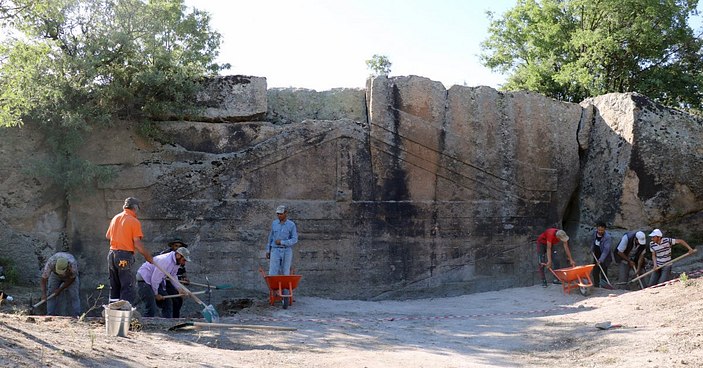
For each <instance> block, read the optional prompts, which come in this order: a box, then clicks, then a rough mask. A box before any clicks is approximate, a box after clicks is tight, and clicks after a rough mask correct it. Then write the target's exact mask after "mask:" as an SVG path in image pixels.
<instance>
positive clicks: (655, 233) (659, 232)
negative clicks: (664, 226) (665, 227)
mask: <svg viewBox="0 0 703 368" xmlns="http://www.w3.org/2000/svg"><path fill="white" fill-rule="evenodd" d="M649 236H662V231H661V230H659V229H654V231H652V233H651V234H649Z"/></svg>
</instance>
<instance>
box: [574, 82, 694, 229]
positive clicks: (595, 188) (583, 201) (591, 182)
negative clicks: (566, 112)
mask: <svg viewBox="0 0 703 368" xmlns="http://www.w3.org/2000/svg"><path fill="white" fill-rule="evenodd" d="M582 105H584V106H588V105H590V106H593V108H594V109H595V111H596V113H595V115H594V116H593V119H592V120H591V122H590V125H591V128H590V130H591V134H590V139H589V144H588V149H587V150H586V151H585V157H584V160H583V165H582V166H583V169H582V175H581V187H580V192H579V194H578V198H579V202H578V208H579V211H578V212H579V221H578V222H579V224H580V225H581V227H582V231H581V232H582V233H585V232H586V231H589V230H590V229H591V228H592V227H593V226H594V224H595V223H596V222H597V221H605V222H606V223H608V224H610V226H611V227H612V230H613V232H614V233H616V234H618V235H619V236H621V235H622V233H623V232H624V231H629V230H630V229H644V230H647V229H652V228H661V229H662V230H664V231H667V230H669V233H668V234H667V235H671V236H678V237H682V238H684V239H687V238H688V239H689V240H692V239H700V236H701V233H700V231H699V230H697V229H698V228H700V225H701V219H700V211H701V208H702V204H701V198H702V197H703V183H702V182H701V175H702V173H703V145H702V144H703V141H702V138H703V121H702V120H701V119H700V118H696V117H694V116H692V115H689V114H686V113H682V112H680V111H677V110H674V109H669V108H666V107H664V106H661V105H658V104H655V103H653V102H651V101H650V100H648V99H647V98H646V97H644V96H642V95H638V94H636V93H629V94H608V95H604V96H599V97H595V98H590V99H588V100H586V101H584V102H583V103H582Z"/></svg>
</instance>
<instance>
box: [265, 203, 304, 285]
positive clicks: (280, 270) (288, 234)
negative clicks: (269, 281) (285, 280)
mask: <svg viewBox="0 0 703 368" xmlns="http://www.w3.org/2000/svg"><path fill="white" fill-rule="evenodd" d="M276 216H277V217H278V219H276V220H273V222H272V223H271V232H270V233H269V237H268V243H267V244H266V258H267V259H269V260H270V262H269V275H290V266H291V263H292V262H293V246H294V245H295V244H296V243H297V242H298V229H297V228H296V226H295V223H294V222H293V221H291V220H288V209H287V208H286V206H278V207H277V208H276Z"/></svg>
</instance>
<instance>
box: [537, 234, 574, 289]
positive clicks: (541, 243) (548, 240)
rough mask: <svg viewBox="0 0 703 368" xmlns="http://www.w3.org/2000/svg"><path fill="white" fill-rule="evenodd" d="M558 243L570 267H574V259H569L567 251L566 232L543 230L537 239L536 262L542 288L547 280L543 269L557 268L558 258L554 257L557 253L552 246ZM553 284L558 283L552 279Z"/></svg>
mask: <svg viewBox="0 0 703 368" xmlns="http://www.w3.org/2000/svg"><path fill="white" fill-rule="evenodd" d="M559 242H563V243H564V252H565V253H566V256H567V257H568V258H569V263H570V264H571V267H574V266H576V262H574V259H573V258H571V250H570V249H569V235H567V234H566V231H564V230H559V229H556V228H549V229H547V230H545V231H544V232H543V233H542V234H540V236H539V237H538V238H537V260H538V263H539V267H538V268H537V270H538V271H539V277H540V278H541V279H542V287H547V278H546V277H545V274H544V269H545V268H552V265H554V267H553V268H556V269H558V268H559V266H558V258H557V257H556V255H557V251H556V249H555V248H554V245H555V244H558V243H559ZM553 282H554V283H555V284H558V283H560V282H559V280H557V279H554V281H553Z"/></svg>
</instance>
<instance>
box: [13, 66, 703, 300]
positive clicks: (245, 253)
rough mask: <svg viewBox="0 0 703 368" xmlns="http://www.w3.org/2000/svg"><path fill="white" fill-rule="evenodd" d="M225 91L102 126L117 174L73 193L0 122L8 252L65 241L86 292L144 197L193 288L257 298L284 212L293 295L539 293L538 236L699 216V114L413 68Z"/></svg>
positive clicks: (33, 147) (160, 240)
mask: <svg viewBox="0 0 703 368" xmlns="http://www.w3.org/2000/svg"><path fill="white" fill-rule="evenodd" d="M217 86H218V84H217V83H215V84H214V86H211V87H210V88H211V90H210V92H209V93H211V95H212V96H215V97H211V98H209V97H207V96H205V97H202V96H201V101H210V102H207V104H208V106H207V110H206V112H205V113H204V114H203V115H204V116H202V117H200V118H198V117H191V118H189V119H190V120H191V121H171V122H162V123H159V124H158V129H159V130H160V132H159V134H157V136H158V137H160V138H159V139H158V140H153V139H147V138H144V137H142V136H140V135H138V134H137V133H136V132H137V130H136V129H135V127H134V126H133V124H131V123H128V122H125V123H122V124H116V125H115V127H114V128H111V129H105V130H96V131H94V132H93V133H92V135H91V137H90V140H89V142H88V143H87V144H86V145H85V146H84V147H83V148H82V151H81V152H80V154H81V156H82V157H84V158H87V159H90V160H91V161H93V162H95V163H98V164H101V165H105V166H109V167H112V168H114V169H115V170H116V171H117V172H118V173H119V175H118V177H117V178H116V179H115V180H114V181H112V182H110V183H109V184H108V185H104V186H101V187H98V188H86V191H85V192H84V193H83V194H82V195H81V196H80V198H71V199H66V198H65V196H64V195H63V193H61V192H60V191H58V190H57V189H56V186H54V185H51V183H49V182H46V181H45V180H44V179H42V178H39V177H35V176H33V175H32V174H31V173H30V172H29V171H27V170H24V166H25V164H24V163H25V162H26V160H27V159H28V157H31V156H33V157H37V158H41V157H42V155H45V154H46V153H45V150H44V149H43V147H44V145H43V143H42V142H43V137H42V136H41V134H40V133H39V132H37V131H35V130H33V129H32V128H31V127H23V128H21V129H2V130H0V164H2V166H1V167H0V169H2V172H1V173H0V174H1V175H0V178H1V179H0V188H2V190H0V201H1V202H2V203H3V206H2V208H0V221H2V223H0V227H1V228H2V232H0V254H3V258H8V259H11V260H12V262H14V264H15V265H16V266H17V267H18V268H20V269H22V270H23V271H27V272H23V273H22V275H21V276H22V277H23V278H24V281H28V282H36V281H37V280H38V275H39V268H40V267H41V265H42V264H43V262H44V260H45V259H46V258H48V256H50V255H51V254H52V253H53V252H55V251H59V250H67V251H70V252H72V253H74V254H76V255H77V256H78V259H79V262H80V263H81V270H82V274H81V277H82V280H83V288H84V289H92V288H93V287H94V285H95V284H96V283H99V282H102V283H105V282H106V281H107V273H106V272H105V270H106V254H107V249H108V244H107V241H106V240H105V239H104V234H105V230H106V229H107V225H108V223H109V221H110V218H111V217H112V216H113V215H114V214H116V213H118V212H119V211H120V210H121V204H122V202H123V200H124V198H125V197H127V196H136V197H139V198H140V199H142V200H143V202H144V203H143V209H142V211H141V213H140V219H141V221H142V225H143V228H144V232H145V235H146V237H145V241H146V245H147V247H148V248H149V249H150V250H152V251H157V250H161V249H163V248H165V244H166V242H168V241H169V240H171V239H172V238H174V237H180V238H182V239H184V240H185V241H186V242H188V243H189V244H190V250H191V252H192V256H193V262H191V264H189V265H188V269H189V273H190V274H191V277H192V279H194V280H195V281H198V280H203V279H204V278H205V277H206V276H207V277H208V278H209V280H210V281H211V282H213V283H224V282H228V283H233V284H235V285H237V287H238V290H241V291H242V293H243V292H246V291H257V292H263V291H266V287H265V285H264V282H263V278H262V277H261V275H260V274H259V273H258V269H259V267H263V268H264V269H266V265H267V261H266V260H265V258H264V245H265V242H266V237H267V233H268V230H269V228H270V224H271V221H272V220H273V219H274V209H275V207H276V206H277V205H279V204H285V205H288V206H289V208H290V218H291V219H292V220H293V221H295V222H296V223H297V225H298V229H299V232H300V242H299V244H298V245H297V246H296V249H295V255H294V268H295V269H296V271H297V272H298V273H300V274H303V275H304V277H303V283H302V284H301V288H300V290H299V292H300V293H302V294H305V295H318V296H329V297H335V298H368V299H372V298H394V297H412V296H422V295H429V294H430V293H431V294H433V295H437V294H438V293H440V294H441V293H443V294H445V295H451V294H457V293H467V292H475V291H484V290H491V289H499V288H504V287H512V286H521V285H531V284H532V283H533V282H534V281H535V270H536V267H537V264H536V260H535V257H534V248H535V245H534V242H535V239H536V237H537V235H538V234H539V233H540V232H541V231H542V230H543V229H544V228H546V227H548V226H559V227H564V228H565V229H566V230H567V232H569V233H570V234H571V235H572V237H573V239H574V240H573V241H572V244H576V245H572V248H573V249H574V251H575V254H576V257H577V259H578V260H579V261H580V262H586V261H588V257H587V256H588V255H587V254H586V252H585V251H584V250H583V249H582V248H583V247H582V246H580V244H579V242H581V241H582V239H584V238H585V237H586V236H587V234H588V232H590V231H591V229H592V227H593V224H594V222H595V221H598V220H603V221H606V222H608V223H610V224H612V227H613V228H614V230H615V231H616V232H617V231H622V230H625V229H631V228H643V229H650V228H652V227H659V226H661V227H662V228H664V229H666V228H671V229H678V230H679V231H682V230H683V229H687V228H688V229H694V228H693V226H692V225H698V224H699V222H700V214H699V212H700V204H701V195H702V194H703V188H702V187H701V172H702V171H701V167H700V166H701V162H702V161H701V157H700V156H701V155H702V154H703V148H702V146H701V142H703V140H702V139H701V138H703V137H702V134H703V131H702V128H701V121H700V120H698V119H695V118H693V117H692V116H689V115H686V114H683V113H680V112H677V111H675V110H670V109H666V108H664V107H662V106H657V105H655V104H653V103H651V102H650V101H649V100H647V99H646V98H645V97H643V96H639V95H636V94H613V95H606V96H600V97H596V98H593V99H589V100H587V101H584V102H583V103H582V104H581V105H579V104H573V103H565V102H559V101H555V100H553V99H550V98H546V97H544V96H541V95H539V94H534V93H526V92H511V93H501V92H498V91H495V90H494V89H491V88H487V87H477V88H469V87H460V86H454V87H452V88H450V89H449V90H446V89H445V88H444V87H443V86H442V84H440V83H439V82H435V81H431V80H428V79H426V78H422V77H416V76H409V77H394V78H385V77H381V78H375V79H372V80H369V81H368V85H367V88H366V90H332V91H325V92H315V91H310V90H294V89H291V90H280V89H277V90H269V91H268V92H267V91H266V83H265V79H264V78H256V77H241V76H240V77H230V78H225V79H223V80H222V81H220V84H219V86H220V87H219V89H218V87H217ZM213 88H214V89H213ZM225 101H227V102H225ZM262 101H265V103H264V104H263V105H262ZM672 235H675V234H672ZM678 235H679V236H699V235H698V234H696V233H682V234H678ZM137 258H138V262H139V263H141V262H142V261H143V260H142V259H141V257H140V256H138V257H137Z"/></svg>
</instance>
